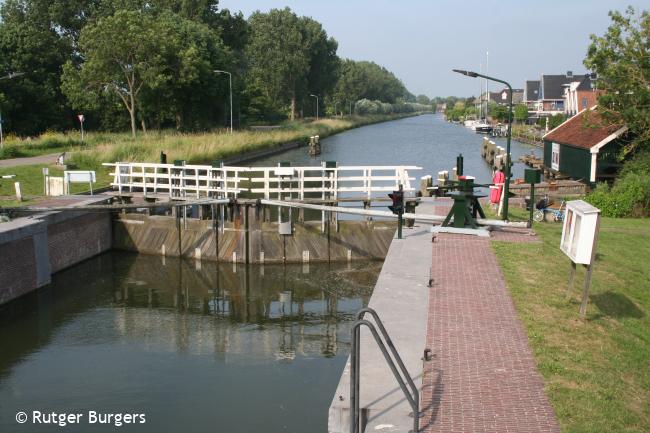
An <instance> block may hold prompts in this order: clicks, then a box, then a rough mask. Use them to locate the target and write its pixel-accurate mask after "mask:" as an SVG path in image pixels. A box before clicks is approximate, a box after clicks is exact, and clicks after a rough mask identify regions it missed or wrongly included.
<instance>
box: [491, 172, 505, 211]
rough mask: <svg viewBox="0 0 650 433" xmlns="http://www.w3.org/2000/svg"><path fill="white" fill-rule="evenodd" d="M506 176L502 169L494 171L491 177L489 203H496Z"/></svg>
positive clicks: (499, 198)
mask: <svg viewBox="0 0 650 433" xmlns="http://www.w3.org/2000/svg"><path fill="white" fill-rule="evenodd" d="M505 178H506V176H505V175H504V174H503V172H502V171H497V172H495V173H494V177H493V178H492V183H493V184H494V186H491V187H490V203H493V204H496V203H499V200H501V190H502V189H503V182H504V180H505Z"/></svg>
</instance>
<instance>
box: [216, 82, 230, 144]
mask: <svg viewBox="0 0 650 433" xmlns="http://www.w3.org/2000/svg"><path fill="white" fill-rule="evenodd" d="M212 72H215V73H217V74H228V82H229V83H230V133H231V134H232V74H231V73H230V72H228V71H220V70H218V69H215V70H214V71H212Z"/></svg>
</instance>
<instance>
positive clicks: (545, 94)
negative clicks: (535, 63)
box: [539, 74, 585, 99]
mask: <svg viewBox="0 0 650 433" xmlns="http://www.w3.org/2000/svg"><path fill="white" fill-rule="evenodd" d="M584 78H585V75H568V76H567V74H563V75H542V79H541V80H540V81H541V83H540V89H539V93H540V95H539V98H540V99H563V98H564V87H563V86H564V85H566V84H570V83H572V82H574V81H582V80H583V79H584Z"/></svg>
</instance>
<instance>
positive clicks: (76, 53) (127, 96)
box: [0, 0, 429, 154]
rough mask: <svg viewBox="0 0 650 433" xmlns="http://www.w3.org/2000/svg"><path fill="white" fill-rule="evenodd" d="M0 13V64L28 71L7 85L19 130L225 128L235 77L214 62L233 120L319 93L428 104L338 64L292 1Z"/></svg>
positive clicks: (149, 0) (150, 1)
mask: <svg viewBox="0 0 650 433" xmlns="http://www.w3.org/2000/svg"><path fill="white" fill-rule="evenodd" d="M0 14H1V20H0V63H1V65H0V67H1V68H2V69H3V70H5V71H21V72H25V75H23V76H21V77H19V78H17V79H15V80H5V81H2V86H0V91H1V92H2V93H0V110H1V111H2V114H3V117H4V120H5V122H4V126H5V130H8V131H11V132H13V133H17V134H19V135H21V136H24V135H25V134H37V133H40V132H43V131H45V130H59V131H61V130H69V129H72V128H77V127H78V121H77V119H76V114H78V113H83V114H85V116H86V123H85V126H86V129H87V130H98V129H100V130H105V131H121V130H124V129H126V128H129V127H130V129H131V131H132V133H133V134H135V130H136V128H137V127H142V129H143V131H144V130H145V128H153V129H165V128H170V127H173V128H176V129H177V130H205V129H210V128H213V127H215V126H227V125H228V123H227V120H228V121H229V119H230V106H229V105H230V104H229V93H230V92H229V82H228V76H227V75H220V74H216V73H214V72H213V71H214V70H224V71H228V72H231V73H232V90H233V92H232V95H233V113H234V118H235V122H237V121H238V120H239V121H241V120H242V119H243V121H244V122H246V121H248V122H260V121H261V122H278V121H281V120H283V119H285V118H286V117H287V114H289V113H290V114H291V115H292V117H293V116H297V115H302V116H310V115H313V114H315V113H314V111H315V108H316V107H315V104H314V99H313V98H311V97H310V95H311V94H315V95H318V97H319V104H320V106H319V109H320V110H319V111H320V112H321V113H325V112H326V111H327V110H326V107H328V108H331V106H332V105H333V103H334V102H335V101H336V103H337V104H340V107H346V108H347V107H349V106H350V104H354V103H355V102H356V101H358V100H361V99H364V98H365V99H369V100H378V101H382V102H384V103H389V104H392V105H393V106H392V107H391V110H384V109H382V110H381V111H390V112H408V111H409V110H420V108H417V107H415V106H411V105H408V104H410V103H415V102H416V97H415V96H414V95H412V94H411V93H410V92H408V90H406V88H405V87H404V85H403V84H402V83H401V81H400V80H399V79H397V78H396V77H395V76H394V75H393V74H392V73H391V72H389V71H387V70H386V69H385V68H383V67H381V66H379V65H377V64H375V63H372V62H354V61H349V60H346V61H343V62H341V60H340V59H339V58H338V56H337V54H336V51H337V48H338V44H337V42H336V41H335V40H334V39H333V38H331V37H329V36H328V35H327V33H326V31H325V30H324V29H323V27H322V25H321V24H320V23H319V22H317V21H315V20H314V19H312V18H308V17H299V16H297V15H296V14H295V13H293V12H292V11H291V10H290V9H288V8H286V9H282V10H278V9H274V10H271V11H270V12H268V13H262V12H256V13H254V14H253V15H252V16H251V17H250V18H249V19H248V20H246V19H245V18H244V17H243V15H242V14H241V12H240V13H234V14H233V13H231V12H230V11H228V10H227V9H223V10H219V9H218V1H216V0H99V1H98V0H7V1H5V2H4V3H2V6H0ZM0 75H2V74H0ZM419 102H420V103H425V105H428V104H429V100H428V98H427V97H426V96H425V95H420V97H419ZM404 104H407V105H404ZM73 109H74V111H73ZM330 111H332V112H333V110H330ZM339 111H343V110H339ZM345 111H347V110H345ZM125 114H127V115H125ZM9 152H11V151H10V150H8V151H6V152H4V153H5V154H8V153H9Z"/></svg>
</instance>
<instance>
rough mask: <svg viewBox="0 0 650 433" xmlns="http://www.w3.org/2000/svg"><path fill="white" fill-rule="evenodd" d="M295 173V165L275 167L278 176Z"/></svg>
mask: <svg viewBox="0 0 650 433" xmlns="http://www.w3.org/2000/svg"><path fill="white" fill-rule="evenodd" d="M294 173H295V170H294V169H293V167H278V168H276V169H275V175H276V176H293V175H294Z"/></svg>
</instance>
